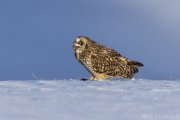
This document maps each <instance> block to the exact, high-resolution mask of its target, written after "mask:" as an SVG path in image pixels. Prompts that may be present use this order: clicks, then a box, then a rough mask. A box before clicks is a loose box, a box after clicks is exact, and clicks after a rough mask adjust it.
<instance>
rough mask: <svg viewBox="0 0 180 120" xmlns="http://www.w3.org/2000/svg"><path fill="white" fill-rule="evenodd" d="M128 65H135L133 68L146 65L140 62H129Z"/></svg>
mask: <svg viewBox="0 0 180 120" xmlns="http://www.w3.org/2000/svg"><path fill="white" fill-rule="evenodd" d="M127 64H128V65H133V66H136V67H143V66H144V65H143V64H142V63H140V62H138V61H128V63H127Z"/></svg>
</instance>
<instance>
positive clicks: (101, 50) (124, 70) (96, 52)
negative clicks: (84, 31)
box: [73, 36, 143, 80]
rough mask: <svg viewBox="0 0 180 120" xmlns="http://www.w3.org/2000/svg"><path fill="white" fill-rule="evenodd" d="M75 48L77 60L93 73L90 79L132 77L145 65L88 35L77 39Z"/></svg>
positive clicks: (74, 44)
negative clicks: (129, 58)
mask: <svg viewBox="0 0 180 120" xmlns="http://www.w3.org/2000/svg"><path fill="white" fill-rule="evenodd" d="M73 50H74V52H75V56H76V58H77V60H78V61H79V62H80V63H81V64H82V65H83V66H84V67H85V68H86V69H87V70H88V71H89V72H90V73H91V75H92V77H91V78H90V80H100V79H101V80H104V79H107V78H108V77H123V78H128V79H131V78H132V77H133V76H134V74H135V73H137V72H138V67H142V66H143V64H142V63H140V62H137V61H131V60H128V58H126V57H124V56H122V55H121V54H120V53H118V52H116V51H115V50H114V49H111V48H107V47H105V46H104V45H101V44H99V43H97V42H95V41H94V40H92V39H90V38H88V37H86V36H78V37H77V38H76V39H75V41H74V43H73Z"/></svg>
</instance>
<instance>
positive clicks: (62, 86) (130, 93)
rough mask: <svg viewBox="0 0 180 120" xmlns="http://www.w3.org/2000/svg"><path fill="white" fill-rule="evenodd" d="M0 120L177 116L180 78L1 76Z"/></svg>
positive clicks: (175, 119)
mask: <svg viewBox="0 0 180 120" xmlns="http://www.w3.org/2000/svg"><path fill="white" fill-rule="evenodd" d="M0 120H180V81H179V80H144V79H143V80H141V79H138V80H131V81H125V80H107V81H80V80H27V81H25V80H19V81H15V80H14V81H12V80H10V81H0Z"/></svg>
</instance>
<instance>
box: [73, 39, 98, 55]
mask: <svg viewBox="0 0 180 120" xmlns="http://www.w3.org/2000/svg"><path fill="white" fill-rule="evenodd" d="M93 44H96V42H95V41H93V40H91V39H90V38H88V37H86V36H78V37H77V38H76V39H75V40H74V42H73V50H74V52H76V53H82V51H84V50H86V49H87V47H88V46H90V45H93Z"/></svg>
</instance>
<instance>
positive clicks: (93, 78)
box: [90, 77, 99, 80]
mask: <svg viewBox="0 0 180 120" xmlns="http://www.w3.org/2000/svg"><path fill="white" fill-rule="evenodd" d="M90 80H99V79H97V78H96V77H90Z"/></svg>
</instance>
